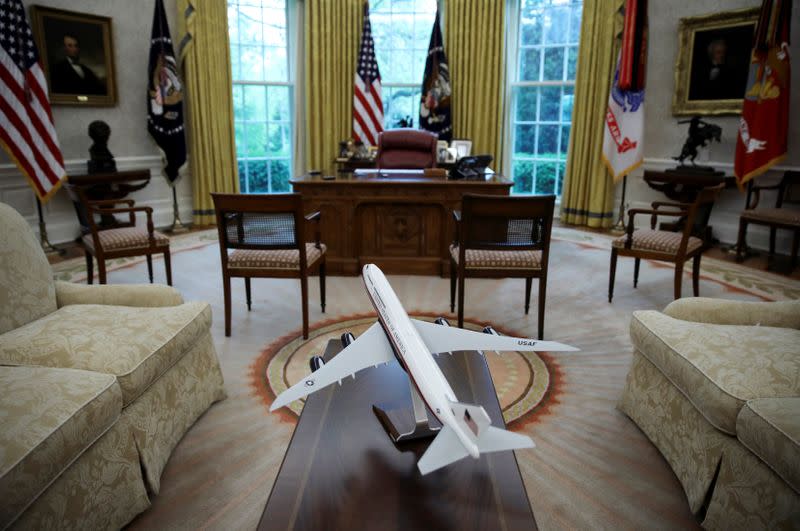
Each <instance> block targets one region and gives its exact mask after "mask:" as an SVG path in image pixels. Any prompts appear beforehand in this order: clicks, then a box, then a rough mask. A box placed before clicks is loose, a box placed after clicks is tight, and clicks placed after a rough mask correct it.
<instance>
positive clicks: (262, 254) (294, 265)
mask: <svg viewBox="0 0 800 531" xmlns="http://www.w3.org/2000/svg"><path fill="white" fill-rule="evenodd" d="M326 250H327V248H326V247H325V244H324V243H322V244H320V249H317V247H316V245H315V244H313V243H307V244H306V263H307V265H308V266H311V265H312V264H313V263H314V262H316V261H317V260H319V259H320V258H321V257H322V255H324V254H325V251H326ZM228 267H236V268H244V269H294V270H298V271H299V270H300V251H298V250H297V249H275V250H271V251H262V250H257V249H236V250H235V251H233V252H232V253H231V254H230V255H229V256H228Z"/></svg>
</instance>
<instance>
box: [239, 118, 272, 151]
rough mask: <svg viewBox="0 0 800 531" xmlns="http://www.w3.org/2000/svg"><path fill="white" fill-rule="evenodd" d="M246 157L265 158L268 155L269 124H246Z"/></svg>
mask: <svg viewBox="0 0 800 531" xmlns="http://www.w3.org/2000/svg"><path fill="white" fill-rule="evenodd" d="M244 135H245V148H244V155H245V156H246V157H264V156H266V155H267V124H265V123H246V124H244Z"/></svg>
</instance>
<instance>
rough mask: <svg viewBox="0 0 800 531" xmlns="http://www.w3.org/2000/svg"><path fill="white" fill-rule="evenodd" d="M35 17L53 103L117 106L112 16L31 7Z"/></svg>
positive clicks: (34, 27)
mask: <svg viewBox="0 0 800 531" xmlns="http://www.w3.org/2000/svg"><path fill="white" fill-rule="evenodd" d="M31 19H32V22H33V24H32V26H33V32H34V37H35V38H36V40H37V45H38V48H39V55H40V57H41V60H42V67H43V70H44V72H45V74H46V77H47V84H48V88H49V91H50V93H49V96H50V102H51V103H52V104H56V105H57V104H67V105H114V104H115V103H116V84H115V79H114V58H113V56H114V50H113V47H112V44H113V42H114V39H113V36H112V33H111V19H110V18H109V17H101V16H97V15H90V14H86V13H77V12H74V11H66V10H63V9H55V8H51V7H44V6H31Z"/></svg>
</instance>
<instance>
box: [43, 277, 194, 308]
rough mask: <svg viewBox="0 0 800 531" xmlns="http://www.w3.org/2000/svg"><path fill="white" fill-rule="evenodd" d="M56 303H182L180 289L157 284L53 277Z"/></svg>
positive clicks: (119, 304)
mask: <svg viewBox="0 0 800 531" xmlns="http://www.w3.org/2000/svg"><path fill="white" fill-rule="evenodd" d="M56 301H57V303H58V307H59V308H61V307H63V306H68V305H70V304H103V305H108V306H136V307H140V308H157V307H162V306H178V305H179V304H183V297H182V296H181V294H180V292H179V291H178V290H176V289H175V288H172V287H170V286H163V285H159V284H126V285H114V284H105V285H95V286H87V285H85V284H74V283H72V282H64V281H61V280H59V281H56Z"/></svg>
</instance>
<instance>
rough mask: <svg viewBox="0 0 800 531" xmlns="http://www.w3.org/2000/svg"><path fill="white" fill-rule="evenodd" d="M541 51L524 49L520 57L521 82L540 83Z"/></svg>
mask: <svg viewBox="0 0 800 531" xmlns="http://www.w3.org/2000/svg"><path fill="white" fill-rule="evenodd" d="M540 57H541V49H539V48H523V49H522V50H521V51H520V57H519V79H520V81H538V80H539V66H540Z"/></svg>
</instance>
